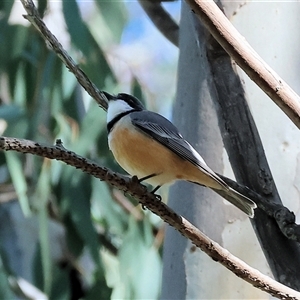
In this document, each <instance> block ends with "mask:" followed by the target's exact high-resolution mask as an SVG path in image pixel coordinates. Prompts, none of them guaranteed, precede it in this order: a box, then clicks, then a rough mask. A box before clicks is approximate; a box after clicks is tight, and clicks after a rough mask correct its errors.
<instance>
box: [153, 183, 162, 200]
mask: <svg viewBox="0 0 300 300" xmlns="http://www.w3.org/2000/svg"><path fill="white" fill-rule="evenodd" d="M160 187H161V185H158V186H157V187H156V188H154V189H153V190H152V191H151V194H153V195H154V196H155V197H156V198H157V200H158V201H161V196H160V195H157V194H155V192H157V190H158V189H159V188H160Z"/></svg>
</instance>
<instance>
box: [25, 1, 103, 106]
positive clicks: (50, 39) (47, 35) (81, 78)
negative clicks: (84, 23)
mask: <svg viewBox="0 0 300 300" xmlns="http://www.w3.org/2000/svg"><path fill="white" fill-rule="evenodd" d="M21 2H22V4H23V6H24V8H25V10H26V12H27V13H28V15H24V16H23V17H24V18H25V19H26V20H28V21H29V22H30V23H31V24H32V25H33V26H34V27H35V28H36V29H37V30H38V31H39V32H40V33H41V35H42V37H43V38H44V39H45V41H46V44H47V46H49V47H50V48H51V49H52V50H53V51H54V52H55V53H56V54H57V56H58V57H59V58H60V59H61V61H62V62H63V63H64V64H65V66H66V67H67V68H68V69H69V70H70V71H71V72H72V73H73V74H74V75H75V77H76V78H77V80H78V82H79V83H80V85H81V86H82V87H83V88H84V89H85V90H86V91H87V92H88V94H89V95H90V96H91V97H92V98H93V99H95V100H96V102H97V103H98V104H99V105H100V106H101V107H102V108H103V109H104V110H106V109H107V99H106V97H105V95H104V94H103V93H102V92H101V91H99V90H98V89H97V87H96V86H95V84H94V83H92V82H91V80H90V79H89V78H88V77H87V76H86V74H85V73H84V72H83V70H81V69H80V68H79V67H78V66H77V65H76V63H75V62H74V60H73V59H72V57H71V56H70V55H69V54H68V53H67V52H66V50H64V48H63V46H62V45H61V44H60V43H59V41H58V40H57V38H56V37H55V36H54V35H53V34H52V33H51V31H50V30H49V29H48V28H47V26H46V24H45V23H44V22H43V20H42V19H41V18H40V16H39V14H38V11H37V9H36V7H35V5H34V3H33V2H32V1H31V0H21Z"/></svg>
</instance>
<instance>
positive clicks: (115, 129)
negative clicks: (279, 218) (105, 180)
mask: <svg viewBox="0 0 300 300" xmlns="http://www.w3.org/2000/svg"><path fill="white" fill-rule="evenodd" d="M103 93H104V95H105V96H106V98H107V100H108V110H107V130H108V144H109V148H110V150H111V151H112V153H113V155H114V157H115V159H116V161H117V162H118V163H119V165H120V166H121V167H122V168H123V169H124V170H126V171H127V172H128V173H129V174H131V175H136V176H137V177H138V178H139V179H140V180H141V181H143V180H145V181H146V182H148V183H150V184H151V185H153V186H154V187H155V188H154V190H153V192H155V191H157V190H158V189H159V188H160V187H161V186H162V185H163V184H165V183H171V182H173V181H175V180H186V181H190V182H193V183H196V184H200V185H203V186H206V187H209V188H211V189H212V190H214V191H216V192H218V191H222V192H223V194H224V192H225V194H226V199H227V200H228V201H230V202H231V203H232V204H233V205H235V206H236V207H238V208H239V209H240V210H242V211H243V212H244V213H246V214H247V215H248V216H249V217H253V216H254V209H255V208H256V204H255V203H254V202H253V201H252V200H250V199H249V198H247V197H246V196H244V195H242V194H240V193H239V192H237V191H235V190H234V189H233V188H231V187H229V186H228V185H227V184H226V183H225V182H224V181H223V180H222V179H221V178H220V177H219V176H218V175H217V174H216V173H215V172H214V171H212V170H211V169H210V168H209V167H208V166H207V164H206V163H205V161H204V160H203V158H202V157H201V156H200V154H199V153H198V152H197V151H196V150H195V149H194V148H193V147H192V146H191V145H190V144H189V143H188V142H187V141H186V140H185V139H184V138H183V137H182V135H181V134H180V133H179V131H178V129H177V128H176V127H175V126H174V125H173V124H172V123H171V122H170V121H169V120H167V119H166V118H164V117H163V116H161V115H159V114H157V113H154V112H152V111H148V110H146V109H145V108H144V106H143V105H142V104H141V102H140V101H139V100H138V99H137V98H135V97H134V96H131V95H128V94H124V93H121V94H118V95H116V96H114V95H110V94H109V93H107V92H103Z"/></svg>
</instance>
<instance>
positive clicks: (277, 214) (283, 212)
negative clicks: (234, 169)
mask: <svg viewBox="0 0 300 300" xmlns="http://www.w3.org/2000/svg"><path fill="white" fill-rule="evenodd" d="M218 175H219V176H220V177H221V178H222V179H223V180H224V181H225V182H226V183H227V184H228V185H229V186H230V187H232V188H234V189H235V190H237V191H238V192H240V193H241V194H243V195H245V196H247V197H248V198H250V199H253V200H254V201H255V203H256V204H257V207H259V208H260V209H261V210H263V211H264V212H265V213H266V214H267V215H268V216H270V217H272V218H273V219H275V221H276V222H277V225H278V227H279V228H280V230H281V232H282V233H283V234H284V235H285V236H286V237H287V238H288V239H291V240H294V241H297V242H298V243H300V225H298V224H296V223H295V221H296V217H295V214H294V213H293V212H291V211H290V210H289V209H288V208H286V207H285V206H283V205H282V204H277V203H273V202H270V201H266V199H265V198H263V197H262V196H261V195H259V194H257V193H256V192H254V191H252V190H250V189H248V188H247V187H245V186H244V185H241V184H239V183H237V182H235V181H233V180H231V179H229V178H227V177H225V176H223V175H221V174H218ZM215 192H217V193H218V194H219V195H220V196H222V197H223V198H225V199H226V197H227V195H226V193H224V192H223V191H215ZM265 222H266V220H265ZM273 238H274V237H273Z"/></svg>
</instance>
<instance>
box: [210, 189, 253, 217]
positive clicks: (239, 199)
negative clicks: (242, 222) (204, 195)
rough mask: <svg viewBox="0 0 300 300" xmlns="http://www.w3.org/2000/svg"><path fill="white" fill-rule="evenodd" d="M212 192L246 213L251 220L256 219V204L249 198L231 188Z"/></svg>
mask: <svg viewBox="0 0 300 300" xmlns="http://www.w3.org/2000/svg"><path fill="white" fill-rule="evenodd" d="M212 190H213V191H215V192H216V193H217V194H219V195H220V196H222V197H223V198H225V199H226V200H228V201H229V202H230V203H232V204H233V205H234V206H236V207H237V208H239V209H240V210H241V211H243V212H244V213H246V214H247V215H248V216H249V217H250V218H253V217H254V209H255V208H256V204H255V203H254V202H253V201H252V200H251V199H249V198H248V197H246V196H244V195H242V194H240V193H239V192H237V191H236V190H234V189H232V188H231V187H228V189H222V190H217V189H212Z"/></svg>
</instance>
